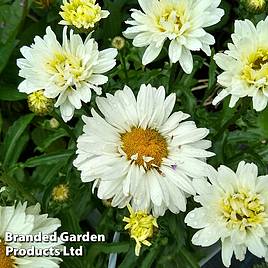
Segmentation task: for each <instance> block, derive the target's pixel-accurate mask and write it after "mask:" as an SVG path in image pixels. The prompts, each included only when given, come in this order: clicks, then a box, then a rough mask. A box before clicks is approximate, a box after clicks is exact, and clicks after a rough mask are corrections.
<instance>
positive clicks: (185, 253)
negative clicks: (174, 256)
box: [180, 247, 199, 268]
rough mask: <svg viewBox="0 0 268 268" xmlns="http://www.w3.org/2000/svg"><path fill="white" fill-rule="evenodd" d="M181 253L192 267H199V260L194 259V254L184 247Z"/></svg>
mask: <svg viewBox="0 0 268 268" xmlns="http://www.w3.org/2000/svg"><path fill="white" fill-rule="evenodd" d="M180 253H181V255H182V256H183V257H184V259H185V260H186V261H187V262H188V264H189V265H190V267H192V268H198V267H199V265H198V264H197V262H196V261H195V260H194V257H193V255H192V254H190V253H189V252H188V251H187V250H186V249H185V248H184V247H182V248H181V249H180Z"/></svg>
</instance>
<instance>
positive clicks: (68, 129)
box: [52, 110, 76, 141]
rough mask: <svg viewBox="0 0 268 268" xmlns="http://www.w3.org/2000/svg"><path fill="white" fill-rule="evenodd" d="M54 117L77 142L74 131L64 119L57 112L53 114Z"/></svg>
mask: <svg viewBox="0 0 268 268" xmlns="http://www.w3.org/2000/svg"><path fill="white" fill-rule="evenodd" d="M52 115H53V117H55V118H56V119H57V120H58V122H59V123H60V126H61V127H62V128H63V129H64V130H65V131H66V132H67V134H69V136H70V138H71V139H72V140H74V141H76V136H75V134H74V132H73V130H72V129H71V128H70V127H69V126H68V125H67V124H66V123H65V122H64V121H63V119H62V118H61V117H60V116H59V115H58V114H57V112H56V111H55V110H54V111H53V112H52Z"/></svg>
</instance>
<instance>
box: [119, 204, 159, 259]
mask: <svg viewBox="0 0 268 268" xmlns="http://www.w3.org/2000/svg"><path fill="white" fill-rule="evenodd" d="M127 208H128V210H129V213H130V216H129V218H127V217H124V219H123V221H124V222H127V225H126V226H125V230H129V233H130V237H131V238H133V239H135V241H136V247H135V254H136V256H139V255H140V250H141V246H142V244H143V245H146V246H148V247H149V246H151V243H150V241H148V239H150V238H152V237H153V234H154V229H155V228H158V225H157V221H156V218H155V217H153V216H152V215H150V214H148V213H146V212H144V211H137V212H134V210H133V209H132V207H131V206H130V205H129V204H128V205H127Z"/></svg>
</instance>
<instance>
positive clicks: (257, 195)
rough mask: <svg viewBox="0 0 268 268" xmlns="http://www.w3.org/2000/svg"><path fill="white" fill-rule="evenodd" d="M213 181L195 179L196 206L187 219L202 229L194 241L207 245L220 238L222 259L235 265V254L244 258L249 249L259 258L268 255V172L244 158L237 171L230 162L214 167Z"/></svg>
mask: <svg viewBox="0 0 268 268" xmlns="http://www.w3.org/2000/svg"><path fill="white" fill-rule="evenodd" d="M208 178H209V181H206V180H194V181H193V184H194V187H195V189H196V191H197V196H195V198H194V199H195V201H196V202H198V203H200V204H201V207H199V208H195V209H194V210H192V211H191V212H189V213H188V215H187V216H186V218H185V222H186V223H187V224H188V225H189V226H191V227H193V228H195V229H201V230H199V231H198V232H196V233H195V235H194V236H193V238H192V243H193V244H195V245H198V246H203V247H207V246H210V245H212V244H214V243H216V242H217V241H218V240H220V241H221V244H222V260H223V263H224V265H225V266H226V267H229V266H230V265H231V259H232V255H233V254H234V255H235V257H236V259H238V260H240V261H242V260H244V258H245V254H246V251H247V249H248V250H249V251H250V252H251V253H252V254H254V255H256V256H257V257H259V258H263V257H265V258H266V260H267V258H268V244H267V228H268V195H267V194H268V185H267V182H268V176H267V175H266V176H258V168H257V166H256V165H255V164H253V163H245V162H244V161H242V162H240V163H239V165H238V168H237V170H236V172H233V171H232V170H231V169H229V168H228V167H226V166H223V165H222V166H220V167H219V168H218V171H216V170H214V169H213V168H211V169H210V174H209V176H208Z"/></svg>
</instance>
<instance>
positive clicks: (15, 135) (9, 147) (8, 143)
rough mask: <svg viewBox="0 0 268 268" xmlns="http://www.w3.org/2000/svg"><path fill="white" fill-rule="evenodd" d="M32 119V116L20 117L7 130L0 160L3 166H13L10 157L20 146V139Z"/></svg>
mask: <svg viewBox="0 0 268 268" xmlns="http://www.w3.org/2000/svg"><path fill="white" fill-rule="evenodd" d="M33 118H34V114H28V115H25V116H22V117H20V118H19V119H18V120H17V121H15V123H14V124H13V125H12V126H11V127H10V128H9V130H8V132H7V135H6V137H5V140H4V143H3V155H2V159H3V165H4V166H9V165H11V164H13V161H14V159H13V160H12V157H13V155H14V153H15V151H16V150H17V147H18V146H20V144H19V142H20V141H21V140H20V137H21V136H22V134H23V132H24V131H25V129H26V128H27V126H28V125H29V124H30V123H31V121H32V120H33Z"/></svg>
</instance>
